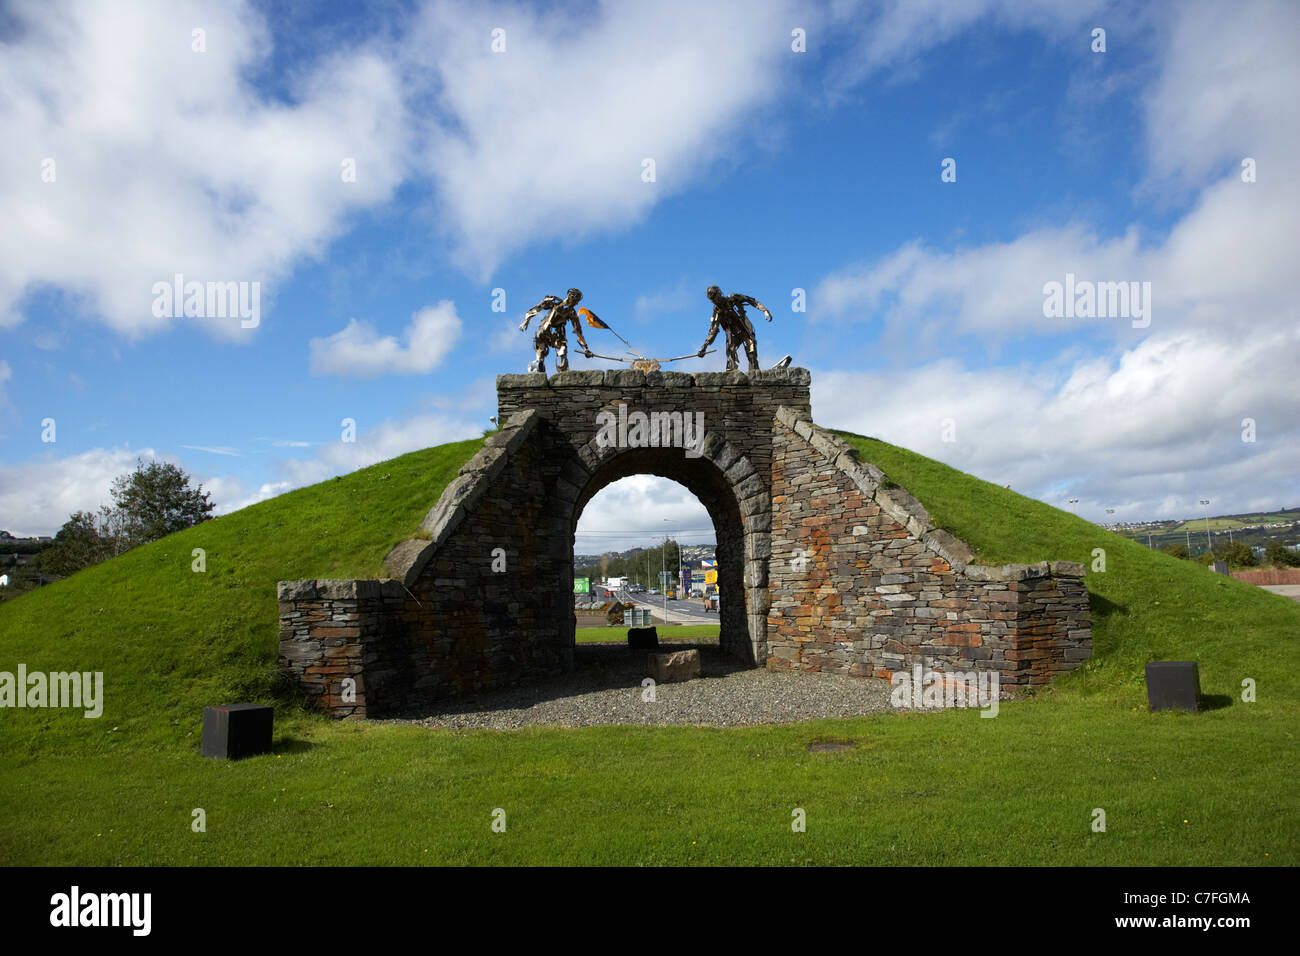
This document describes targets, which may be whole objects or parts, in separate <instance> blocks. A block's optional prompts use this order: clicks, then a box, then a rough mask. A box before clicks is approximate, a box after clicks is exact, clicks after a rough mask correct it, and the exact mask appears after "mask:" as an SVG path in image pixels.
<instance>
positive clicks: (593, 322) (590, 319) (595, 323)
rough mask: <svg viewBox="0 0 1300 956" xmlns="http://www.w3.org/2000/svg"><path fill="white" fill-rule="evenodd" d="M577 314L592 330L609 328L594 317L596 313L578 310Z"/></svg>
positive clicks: (588, 310)
mask: <svg viewBox="0 0 1300 956" xmlns="http://www.w3.org/2000/svg"><path fill="white" fill-rule="evenodd" d="M578 314H579V315H581V316H583V317H584V318H585V319H586V320H587V324H588V325H590V326H591V327H592V328H593V329H608V328H609V326H608V325H606V324H605V323H604V322H602V321H600V319H598V318H597V317H596V313H594V312H592V311H591V310H590V309H579V310H578Z"/></svg>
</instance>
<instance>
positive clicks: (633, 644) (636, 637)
mask: <svg viewBox="0 0 1300 956" xmlns="http://www.w3.org/2000/svg"><path fill="white" fill-rule="evenodd" d="M627 646H628V647H630V648H631V649H632V650H634V651H648V650H653V649H654V648H657V647H658V646H659V632H658V631H657V630H655V629H654V628H653V627H629V628H628V629H627Z"/></svg>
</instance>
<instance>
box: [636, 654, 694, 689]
mask: <svg viewBox="0 0 1300 956" xmlns="http://www.w3.org/2000/svg"><path fill="white" fill-rule="evenodd" d="M646 662H647V663H648V664H649V665H650V676H651V677H653V678H654V679H655V681H656V682H658V683H660V684H664V683H668V682H669V681H681V680H690V679H691V678H693V677H699V676H700V652H699V651H698V650H690V651H673V652H672V653H670V654H651V655H650V656H649V657H648V658H647V661H646Z"/></svg>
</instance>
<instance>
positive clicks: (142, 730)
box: [0, 439, 482, 753]
mask: <svg viewBox="0 0 1300 956" xmlns="http://www.w3.org/2000/svg"><path fill="white" fill-rule="evenodd" d="M481 446H482V440H481V439H479V440H473V441H465V442H458V443H455V444H451V445H441V446H439V447H437V448H428V449H425V450H424V451H418V452H413V453H411V454H409V455H403V456H402V457H400V458H394V459H393V460H391V461H386V462H381V463H380V464H378V465H374V466H373V467H370V468H363V469H361V470H360V471H356V472H353V473H352V474H350V475H347V476H345V477H341V478H335V479H332V480H329V481H324V482H321V483H320V484H318V485H312V486H311V487H309V488H302V489H299V490H298V491H291V492H289V493H288V494H284V495H281V496H280V497H278V498H273V499H271V500H270V501H264V502H261V503H260V504H256V505H252V506H251V507H248V508H244V509H243V510H241V511H237V512H234V513H233V514H229V515H224V516H222V517H219V518H214V519H212V520H211V521H206V522H204V523H203V524H201V525H198V526H197V527H194V528H190V529H188V530H187V531H182V532H179V533H177V534H173V535H169V536H168V537H166V538H163V539H162V540H161V541H155V542H154V543H152V544H149V545H145V546H143V547H140V548H136V549H134V550H132V551H128V552H127V553H126V554H123V555H121V556H120V557H117V558H114V559H112V560H110V561H106V562H104V563H103V564H99V565H96V566H94V567H91V568H87V569H85V570H84V571H79V572H78V573H76V574H74V575H72V576H70V577H68V578H65V579H64V580H62V581H59V582H57V583H55V584H51V585H49V586H47V587H44V588H41V589H40V590H39V591H33V592H31V593H29V594H27V595H24V596H23V597H21V598H19V599H17V600H14V601H9V602H7V603H6V604H4V605H3V606H0V670H4V671H9V672H11V673H12V672H14V671H15V670H16V668H17V666H18V664H19V663H20V662H21V663H23V664H26V665H27V670H28V672H33V671H44V672H51V671H68V670H77V671H92V672H93V671H102V672H103V674H104V697H105V704H104V713H103V716H102V717H100V718H99V719H97V720H86V719H83V718H82V716H81V712H80V711H72V710H67V709H52V708H51V709H47V710H41V711H33V710H24V711H9V712H7V713H5V712H0V743H2V744H3V747H0V749H3V750H4V751H5V752H7V753H13V752H15V751H20V750H22V751H29V752H32V753H37V752H41V751H49V750H53V749H57V750H60V751H66V750H83V751H90V752H95V751H99V750H102V749H104V748H113V749H120V748H124V747H126V748H133V749H134V748H140V747H144V748H174V747H175V746H177V745H188V744H191V743H193V740H194V735H193V733H192V732H193V731H194V720H193V718H194V714H195V712H196V711H195V709H196V708H199V712H200V713H201V708H202V707H203V705H204V704H211V703H214V702H229V701H234V700H260V701H263V702H267V703H269V702H271V700H272V697H273V694H274V691H275V689H276V686H277V682H278V675H277V672H276V671H277V668H276V646H277V643H278V640H279V633H278V632H279V624H278V618H277V609H276V597H275V585H276V582H277V581H291V580H298V579H305V578H374V577H384V576H385V572H384V566H383V559H384V555H386V554H387V553H388V552H389V550H391V549H392V547H393V545H394V544H396V543H397V542H398V541H401V540H403V539H405V538H409V537H411V536H412V535H413V534H415V532H416V531H417V530H418V529H419V525H420V522H421V521H422V520H423V519H424V516H425V514H426V513H427V512H428V510H429V508H430V507H432V505H433V503H434V502H435V501H437V500H438V496H439V495H441V494H442V489H443V488H445V487H446V486H447V484H448V483H449V482H450V481H451V479H452V478H454V477H455V476H456V472H457V471H458V470H459V469H460V466H461V465H463V464H464V463H465V462H466V461H468V460H469V459H470V458H471V457H472V456H473V455H474V453H475V452H476V451H478V449H479V448H480V447H481ZM196 548H201V549H203V551H204V560H205V561H206V564H207V570H206V571H204V572H203V573H198V572H196V571H194V570H192V568H193V563H194V561H195V558H194V556H193V552H194V549H196ZM19 715H21V718H20V719H13V718H16V717H19Z"/></svg>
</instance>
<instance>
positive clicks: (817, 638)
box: [767, 409, 1092, 685]
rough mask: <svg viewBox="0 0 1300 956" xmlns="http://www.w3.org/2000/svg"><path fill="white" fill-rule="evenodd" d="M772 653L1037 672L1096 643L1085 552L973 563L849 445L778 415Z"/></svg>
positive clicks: (1079, 656)
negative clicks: (1079, 556)
mask: <svg viewBox="0 0 1300 956" xmlns="http://www.w3.org/2000/svg"><path fill="white" fill-rule="evenodd" d="M773 448H774V452H773V454H774V458H773V472H772V560H771V563H770V566H769V572H768V574H769V581H770V583H771V586H770V590H771V612H770V614H769V617H768V628H767V643H768V652H769V657H768V665H769V666H771V667H775V668H788V669H796V670H809V671H828V672H833V673H842V674H850V675H853V676H858V677H880V678H888V677H890V676H891V674H892V673H893V672H894V671H899V670H903V671H908V670H911V668H912V666H913V665H914V664H921V665H922V666H923V667H925V668H927V669H930V670H935V671H962V672H966V671H970V670H996V671H998V672H999V674H1000V680H1001V681H1002V682H1003V683H1007V684H1013V685H1027V684H1041V683H1045V682H1046V681H1048V680H1050V679H1051V678H1052V676H1054V675H1055V674H1057V673H1060V672H1062V671H1067V670H1071V669H1073V668H1075V667H1077V666H1078V665H1079V663H1080V662H1081V661H1083V660H1086V659H1087V658H1088V657H1089V656H1090V655H1091V649H1092V634H1091V629H1090V627H1089V617H1088V592H1087V589H1086V588H1085V587H1084V582H1083V574H1084V568H1083V565H1081V564H1077V563H1072V562H1063V561H1057V562H1051V563H1047V562H1044V563H1042V564H1039V565H1006V566H1003V567H979V566H976V565H973V564H971V563H970V562H971V560H972V558H973V553H972V552H971V550H970V548H969V547H968V546H967V545H966V544H965V543H964V542H962V541H960V540H958V539H957V538H955V537H953V536H952V535H950V534H948V533H946V532H944V531H941V530H938V529H936V528H935V527H934V525H933V522H932V521H931V520H930V517H929V515H928V514H927V513H926V511H925V509H924V508H922V507H921V505H920V504H919V502H917V501H916V499H914V498H912V497H911V496H910V495H908V494H907V493H906V492H904V491H903V490H902V489H901V488H898V487H897V486H891V485H892V483H890V482H889V481H888V479H887V478H886V477H885V476H884V475H883V474H882V473H881V472H880V471H879V469H877V468H875V467H874V466H872V465H869V464H864V463H862V462H860V461H858V453H857V449H855V448H853V447H852V446H850V445H848V444H847V443H846V442H843V441H841V440H840V439H838V438H836V437H835V436H833V435H830V434H829V433H827V432H824V431H823V430H822V429H820V428H817V426H815V425H813V424H812V423H811V422H810V421H808V420H806V419H802V418H800V417H799V415H798V414H797V413H796V412H795V411H793V410H789V409H783V410H782V411H781V412H780V413H779V415H778V417H777V419H776V420H774V422H773Z"/></svg>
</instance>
